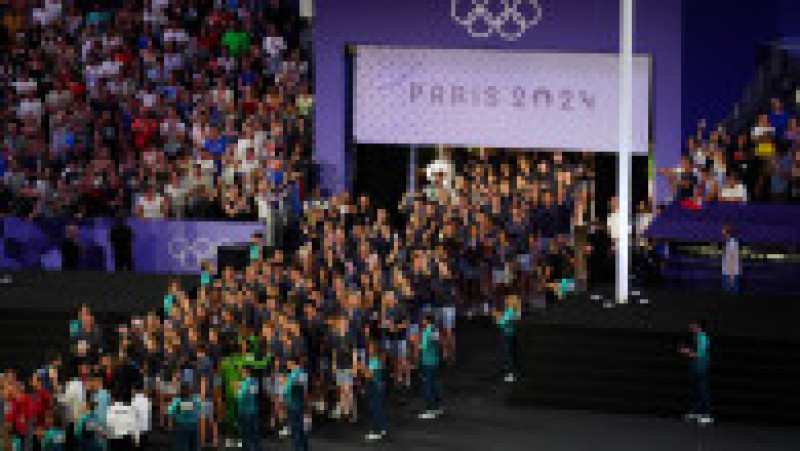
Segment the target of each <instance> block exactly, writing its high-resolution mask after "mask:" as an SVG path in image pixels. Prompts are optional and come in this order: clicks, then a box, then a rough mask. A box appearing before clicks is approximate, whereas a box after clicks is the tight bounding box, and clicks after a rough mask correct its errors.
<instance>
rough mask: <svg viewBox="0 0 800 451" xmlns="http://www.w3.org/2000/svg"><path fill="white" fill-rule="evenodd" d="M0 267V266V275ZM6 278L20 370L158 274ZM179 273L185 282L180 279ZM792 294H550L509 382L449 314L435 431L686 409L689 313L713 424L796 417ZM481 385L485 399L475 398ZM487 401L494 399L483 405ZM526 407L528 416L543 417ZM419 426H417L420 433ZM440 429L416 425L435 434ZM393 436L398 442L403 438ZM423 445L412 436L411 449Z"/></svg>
mask: <svg viewBox="0 0 800 451" xmlns="http://www.w3.org/2000/svg"><path fill="white" fill-rule="evenodd" d="M6 274H8V273H6ZM6 274H0V282H2V281H3V276H4V275H6ZM11 276H12V279H13V282H12V284H0V293H2V295H0V299H1V300H2V301H1V302H2V305H0V362H3V367H8V366H15V367H19V368H21V369H27V370H30V369H33V368H34V367H35V366H36V365H38V364H40V363H41V362H42V361H43V359H44V357H45V354H46V351H47V350H63V346H64V344H65V343H66V341H67V337H68V321H69V319H71V318H72V317H73V316H74V314H75V309H76V308H77V306H78V305H80V304H81V303H82V302H86V303H88V304H89V305H91V306H92V308H93V309H95V310H96V311H97V312H98V318H99V320H100V321H101V322H102V323H103V324H104V326H105V327H106V328H107V329H110V327H112V326H113V325H114V324H116V323H118V322H119V321H121V320H123V319H125V318H128V317H130V315H132V314H142V313H145V312H147V311H149V310H152V309H158V308H160V306H161V303H162V300H163V295H164V290H165V288H166V284H167V277H166V276H155V275H136V274H107V273H91V272H79V273H64V272H54V273H41V272H39V273H35V272H25V273H23V272H15V273H11ZM185 282H186V283H187V284H193V283H196V280H195V278H191V277H190V278H186V280H185ZM601 291H602V290H601ZM608 291H609V290H605V293H602V294H604V295H608V294H609V292H608ZM642 301H646V302H644V303H643V302H642ZM796 301H797V300H796V299H795V298H792V297H770V298H761V297H756V296H740V297H727V296H723V295H709V294H695V293H686V292H679V291H675V292H672V291H667V290H659V291H652V292H651V291H647V290H645V291H643V292H642V293H641V295H640V296H634V297H633V298H632V299H631V301H630V302H629V303H628V304H626V305H616V304H614V303H611V302H610V301H609V300H608V298H601V299H592V298H591V297H590V296H588V295H586V296H578V297H573V298H570V299H567V300H565V301H562V302H555V303H551V304H550V305H548V306H547V307H546V308H544V309H539V310H536V309H534V310H532V311H530V312H528V313H526V315H525V318H524V321H523V324H521V325H520V331H519V356H520V364H521V366H522V376H521V378H520V380H519V381H518V382H517V383H515V384H513V385H512V386H507V385H504V384H501V383H499V382H498V381H499V380H500V379H501V375H500V344H499V335H498V333H497V329H496V327H495V326H494V325H492V324H491V323H490V322H489V321H488V320H487V319H486V318H472V319H467V318H460V319H459V330H458V337H459V338H458V346H459V362H458V366H457V367H456V368H455V369H452V370H450V371H449V372H448V373H447V376H446V389H447V391H448V393H449V397H450V398H451V399H452V401H453V402H454V403H456V404H455V405H454V408H452V409H453V410H455V411H456V412H453V415H455V416H462V415H463V416H464V417H463V419H461V420H457V421H455V423H454V424H452V425H451V426H448V427H447V428H445V430H448V431H453V433H454V434H457V433H458V431H461V432H462V433H467V432H470V433H471V431H472V428H473V427H476V428H477V427H480V426H481V424H484V426H486V427H488V429H487V430H495V431H497V433H500V432H499V431H502V430H506V431H507V432H506V433H507V434H508V436H509V437H513V436H516V435H515V434H518V432H513V431H512V430H510V429H504V427H505V426H504V425H503V421H505V420H503V421H500V420H497V418H501V417H502V415H501V414H500V413H494V411H495V409H512V410H513V411H517V410H516V409H519V410H518V412H519V413H516V414H514V415H519V416H521V417H524V416H525V415H527V414H525V413H522V412H529V411H530V412H539V411H540V410H541V409H544V410H541V411H542V412H546V411H548V410H549V409H553V408H557V409H566V410H580V411H593V412H597V413H609V412H610V413H620V414H624V415H643V416H646V417H651V418H659V417H660V418H665V419H674V418H677V417H679V416H680V414H682V413H683V412H685V410H686V409H687V405H688V395H689V382H688V367H687V365H686V362H685V361H684V360H683V359H682V358H681V357H680V356H678V354H677V348H678V346H679V345H681V344H688V343H690V341H691V337H690V335H689V333H688V331H687V330H686V326H687V324H688V322H689V321H690V320H691V319H693V318H696V317H702V318H704V319H705V320H706V321H708V322H709V324H710V334H711V340H712V362H713V363H712V394H713V396H714V401H715V402H714V409H715V413H716V414H717V415H718V416H719V418H720V420H721V421H722V422H723V423H724V424H731V423H737V424H766V425H787V424H789V425H797V424H800V421H799V420H798V419H799V418H800V416H798V415H797V412H800V393H798V388H797V381H798V380H800V360H798V359H797V358H796V356H797V355H798V354H797V350H798V349H800V328H798V327H796V319H797V318H798V317H800V315H798V313H800V305H798V303H797V302H796ZM486 391H488V392H489V393H491V396H493V398H491V399H492V400H493V401H489V400H488V399H490V398H486V397H485V396H484V395H480V396H478V394H480V393H484V392H486ZM489 402H496V403H497V404H496V405H494V404H485V403H489ZM459 403H464V404H463V406H462V404H459ZM456 406H457V407H456ZM468 406H472V408H474V409H477V410H482V412H481V413H474V414H468V413H466V412H464V411H465V409H468ZM484 407H485V408H484ZM413 408H416V407H413ZM413 408H412V409H411V410H413ZM401 411H402V409H401ZM497 412H499V410H498V411H497ZM408 414H409V415H410V411H409V412H408ZM483 414H486V416H485V417H484V416H483ZM393 415H394V414H393ZM403 415H405V414H401V418H402V417H403ZM471 415H474V416H471ZM531 415H532V416H531V421H536V420H535V419H536V418H537V416H538V415H545V416H547V414H546V413H542V414H537V413H533V414H531ZM512 416H513V415H512ZM398 421H400V422H401V423H402V424H403V425H408V427H409V428H411V429H410V430H417V429H416V428H419V427H421V426H417V425H416V423H415V422H414V421H413V420H409V419H400V420H398ZM443 421H444V424H447V421H449V420H443ZM603 421H604V420H603ZM601 423H602V421H601ZM509 424H514V425H518V424H519V423H515V422H511V423H509ZM653 424H657V423H653ZM493 427H496V428H497V429H492V428H493ZM509 427H511V426H509ZM513 427H517V426H513ZM422 428H423V429H421V430H419V433H420V434H423V435H425V434H426V433H425V432H424V427H422ZM336 431H339V428H336V429H335V430H334V431H331V430H329V429H327V428H325V429H324V430H320V431H319V434H320V435H319V436H321V437H325V436H326V435H325V434H334V435H333V436H332V437H330V439H331V440H332V441H333V442H336V441H337V440H338V439H337V438H336V435H335V434H337V433H338V432H336ZM415 433H416V432H415ZM442 433H444V432H438V430H437V432H429V433H427V434H432V435H433V436H436V437H440V436H441V434H442ZM493 433H494V432H493ZM404 434H405V433H404ZM401 436H402V435H401ZM352 438H353V437H349V436H348V438H346V439H343V440H344V441H343V442H342V443H349V442H350V441H351V439H352ZM356 439H357V437H356ZM431 440H432V441H431V442H430V444H431V446H430V447H429V448H430V449H434V448H433V447H432V446H433V444H439V443H440V441H439V440H440V439H439V438H436V439H433V438H432V439H431ZM399 443H405V444H408V442H406V441H405V439H403V440H401V441H400V442H399ZM455 443H461V441H460V440H458V441H456V442H455ZM523 443H524V442H519V443H518V444H519V445H522V444H523ZM554 443H555V442H554ZM342 446H344V445H342ZM398 446H399V445H398ZM425 446H426V445H424V444H420V449H425ZM326 449H327V447H326ZM331 449H337V448H336V447H335V446H332V447H331ZM388 449H402V448H391V447H389V448H388ZM406 449H408V448H406ZM436 449H442V448H436ZM468 449H477V448H468ZM483 449H486V448H483ZM498 449H500V448H498ZM502 449H517V448H514V447H513V446H512V447H509V448H502ZM562 449H563V448H562ZM576 449H579V448H576ZM599 449H603V448H599ZM609 449H610V448H609ZM640 449H641V448H640ZM673 449H677V448H673ZM725 449H728V448H725ZM750 449H760V448H750Z"/></svg>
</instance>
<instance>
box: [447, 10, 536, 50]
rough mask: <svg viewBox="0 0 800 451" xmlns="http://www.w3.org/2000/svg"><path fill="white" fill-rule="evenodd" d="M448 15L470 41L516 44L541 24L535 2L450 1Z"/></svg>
mask: <svg viewBox="0 0 800 451" xmlns="http://www.w3.org/2000/svg"><path fill="white" fill-rule="evenodd" d="M451 2H452V3H451V15H452V17H453V20H455V21H456V23H458V24H460V25H461V26H463V27H464V28H465V29H466V30H467V32H468V33H469V34H470V36H472V37H473V38H488V37H491V36H494V35H499V36H500V37H502V38H503V39H505V40H507V41H516V40H517V39H519V38H521V37H522V36H523V35H524V34H525V32H527V31H528V30H529V29H531V28H532V27H534V26H536V25H537V24H539V21H541V20H542V6H541V4H540V3H539V0H451Z"/></svg>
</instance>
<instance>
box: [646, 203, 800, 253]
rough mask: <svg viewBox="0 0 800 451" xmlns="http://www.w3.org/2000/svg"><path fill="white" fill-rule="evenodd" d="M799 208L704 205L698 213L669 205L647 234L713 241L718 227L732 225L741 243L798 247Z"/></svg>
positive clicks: (685, 239) (720, 238)
mask: <svg viewBox="0 0 800 451" xmlns="http://www.w3.org/2000/svg"><path fill="white" fill-rule="evenodd" d="M798 224H800V206H798V205H768V204H748V205H732V204H717V203H707V204H704V205H703V208H701V209H700V210H689V209H684V208H682V207H680V206H679V205H677V204H675V205H671V206H670V207H668V208H667V209H666V210H665V211H664V212H663V213H662V214H661V216H659V217H658V218H657V219H656V220H655V221H654V222H653V224H652V225H651V226H650V228H649V229H648V230H647V235H648V236H649V237H652V238H659V239H669V240H681V241H694V242H716V241H721V240H722V233H721V230H722V227H723V226H725V225H729V226H733V227H734V230H735V234H736V236H738V237H739V239H740V240H742V241H743V242H745V243H752V244H785V245H786V246H800V227H798Z"/></svg>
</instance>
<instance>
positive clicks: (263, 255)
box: [3, 153, 591, 449]
mask: <svg viewBox="0 0 800 451" xmlns="http://www.w3.org/2000/svg"><path fill="white" fill-rule="evenodd" d="M568 160H569V159H568V158H565V157H564V156H562V155H561V154H558V153H557V154H555V155H554V156H553V157H552V159H539V158H531V157H529V156H525V157H523V158H519V159H518V160H514V161H517V162H518V163H519V164H513V165H512V164H510V162H509V161H503V159H502V157H497V156H494V155H488V154H484V153H482V154H481V155H480V156H479V157H478V158H472V159H470V160H468V161H466V162H464V163H463V165H462V169H461V170H460V171H459V172H458V174H456V173H449V172H448V171H434V172H433V173H432V174H431V184H430V186H429V187H427V188H426V189H425V190H423V191H421V192H419V193H415V194H409V195H407V196H405V198H404V199H403V201H402V203H401V205H400V211H401V212H402V216H403V221H402V222H403V225H402V226H399V227H398V226H393V225H392V224H390V221H389V215H388V214H387V212H386V211H385V210H381V209H376V208H374V207H373V206H372V205H371V202H370V200H369V199H368V198H367V197H359V198H355V199H354V198H351V197H350V196H348V195H347V194H342V195H339V196H336V197H333V198H330V199H327V200H319V201H318V202H315V203H314V204H313V206H310V207H309V208H307V209H306V210H305V214H304V219H303V221H302V225H301V231H302V233H301V235H302V238H301V240H300V246H299V249H298V250H296V251H295V252H283V251H281V250H274V249H268V248H265V247H263V246H261V244H260V243H261V242H260V238H259V237H258V236H256V237H254V238H253V242H252V246H251V248H250V263H249V264H248V265H247V266H246V267H245V268H243V269H241V270H235V269H234V268H232V267H225V268H219V271H215V270H213V268H212V267H211V266H210V264H205V265H204V266H203V268H204V272H203V273H202V275H201V277H200V283H199V286H198V287H196V288H190V287H188V286H183V285H181V284H180V283H178V282H177V281H173V282H171V283H170V284H169V287H168V290H167V293H166V295H165V298H164V303H163V308H161V309H159V311H157V312H150V313H147V314H145V315H144V316H141V317H135V318H131V319H130V321H128V322H126V324H123V325H120V327H119V328H118V329H116V330H113V331H107V330H106V331H103V330H102V329H101V328H100V327H99V326H98V325H97V323H96V321H95V320H94V318H93V315H92V313H91V312H90V310H89V309H88V307H83V308H82V309H81V311H80V313H79V315H78V318H77V319H76V320H75V321H74V322H73V323H72V325H71V335H72V346H71V347H70V351H69V353H68V354H66V355H65V356H64V358H63V359H62V358H54V359H52V361H49V362H47V363H46V364H45V365H44V366H43V367H42V368H41V369H40V370H39V371H37V372H36V373H35V374H34V375H33V376H32V377H31V378H27V377H23V376H22V375H21V374H17V373H15V372H13V371H9V372H6V373H5V377H4V379H3V401H4V403H5V404H6V405H8V406H10V408H9V409H8V415H7V418H6V419H7V420H8V424H9V425H10V426H11V433H12V436H13V437H14V438H15V439H16V440H17V441H21V442H22V441H25V440H28V441H34V440H35V441H39V442H42V443H46V444H50V442H51V441H53V440H54V439H53V437H62V438H64V440H65V442H67V443H77V444H79V445H80V449H98V448H97V447H100V448H101V449H102V447H104V446H106V444H107V443H108V442H109V441H114V440H119V439H120V437H121V436H133V437H135V441H136V442H139V443H140V446H143V445H142V444H141V443H146V441H147V439H148V435H149V433H148V432H147V431H150V430H151V429H153V428H166V429H168V430H172V431H173V434H174V435H175V437H176V438H175V440H176V443H177V444H178V445H179V446H180V449H190V448H191V449H195V448H196V446H197V443H198V441H199V442H200V443H203V444H215V443H218V442H219V441H220V440H221V437H222V436H223V435H225V436H230V434H231V432H232V431H237V432H238V434H237V435H238V436H239V437H240V438H241V440H242V442H243V446H244V447H245V448H246V449H256V447H257V446H258V445H257V443H258V442H259V440H260V437H261V436H262V435H263V434H262V433H261V432H259V431H263V430H264V428H267V429H271V430H275V431H276V432H278V434H280V435H287V434H290V433H291V434H292V435H293V440H294V443H295V444H296V446H297V448H296V449H306V448H307V446H308V445H307V437H306V432H307V430H308V429H309V428H310V427H311V423H312V418H313V417H314V416H315V415H324V416H326V417H328V416H330V417H333V418H340V419H344V420H351V421H353V420H355V419H356V418H357V415H358V408H357V407H358V406H359V402H357V400H358V399H359V394H360V393H365V398H366V401H367V402H366V404H367V406H368V409H367V410H368V413H369V417H370V418H371V431H370V433H369V434H368V436H367V438H368V439H369V440H378V439H381V438H382V437H383V436H384V434H385V433H386V430H387V428H388V425H387V424H386V418H385V413H384V409H385V406H384V397H385V393H386V390H387V389H388V390H391V391H393V392H397V393H398V394H399V396H404V397H409V396H413V393H414V391H409V390H410V389H411V388H412V387H415V386H416V385H417V384H416V383H415V382H414V381H417V380H420V381H421V382H422V383H421V384H420V385H421V387H420V388H422V389H423V390H422V392H423V393H424V398H425V411H424V412H422V413H421V414H420V417H421V418H425V419H432V418H436V417H438V416H439V415H440V414H441V413H442V404H441V402H442V396H441V388H440V382H439V379H438V375H437V374H438V368H439V366H440V363H439V361H440V359H441V360H442V361H443V362H444V363H447V364H452V363H453V362H454V359H455V349H456V343H455V326H456V322H457V314H459V315H463V316H475V315H485V316H489V317H492V318H493V319H494V321H495V322H496V323H497V324H498V326H499V329H500V331H501V333H500V334H499V335H500V336H501V337H502V338H503V339H502V340H499V341H500V343H501V345H499V346H498V350H499V352H500V353H501V354H502V355H503V356H504V362H505V363H504V366H505V368H504V375H505V381H506V382H513V381H514V380H515V377H516V371H517V370H516V364H515V352H516V351H515V349H516V344H515V340H514V337H515V322H516V321H517V320H518V319H519V318H520V317H521V314H522V310H523V309H524V305H525V304H526V303H528V302H529V301H531V300H532V296H531V294H532V293H541V292H547V293H549V295H550V296H552V297H553V298H559V297H563V296H566V295H568V294H569V293H570V292H571V291H573V290H574V289H575V288H576V285H580V284H577V283H576V279H580V278H585V277H586V270H585V267H586V265H585V262H583V260H585V259H586V252H584V251H581V250H580V249H581V248H582V247H583V244H582V240H585V239H586V238H585V235H586V232H585V231H583V232H582V231H581V228H583V227H585V226H588V225H589V223H588V220H587V216H586V215H587V208H586V206H587V205H588V199H589V197H590V193H589V190H588V189H586V183H585V182H586V181H587V180H588V179H589V178H590V177H591V173H590V168H588V167H585V166H583V165H581V164H579V163H576V162H571V161H568ZM576 161H577V160H576ZM581 236H583V238H581ZM417 375H419V376H421V377H420V378H419V379H418V378H417V377H415V376H417ZM115 409H116V410H115ZM120 409H128V410H127V411H128V412H129V413H130V415H129V418H136V420H134V421H131V422H132V423H135V425H134V426H131V425H128V426H124V427H123V426H120V424H119V422H118V421H117V419H116V418H117V417H116V416H115V415H116V414H115V412H117V411H119V410H120ZM151 412H152V413H151ZM267 412H269V413H267ZM131 422H129V423H131ZM87 425H88V426H87ZM224 427H228V428H231V427H233V429H227V430H223V431H221V430H220V428H224ZM126 431H127V432H126ZM59 434H60V435H59ZM37 438H38V440H36V439H37ZM127 440H130V439H127ZM47 449H59V448H47Z"/></svg>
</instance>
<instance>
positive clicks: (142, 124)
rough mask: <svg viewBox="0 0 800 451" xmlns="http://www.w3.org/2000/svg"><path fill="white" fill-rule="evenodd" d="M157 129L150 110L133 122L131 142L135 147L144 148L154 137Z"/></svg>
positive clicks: (156, 123)
mask: <svg viewBox="0 0 800 451" xmlns="http://www.w3.org/2000/svg"><path fill="white" fill-rule="evenodd" d="M157 131H158V121H156V119H155V117H154V116H153V113H152V112H148V113H147V115H146V116H144V117H140V118H138V119H136V121H134V122H133V133H134V138H133V142H134V144H135V145H136V148H137V149H139V150H140V151H142V150H144V149H146V148H147V147H148V145H149V144H150V143H151V142H152V141H153V138H155V135H156V132H157Z"/></svg>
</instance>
